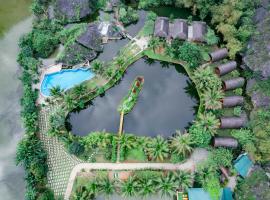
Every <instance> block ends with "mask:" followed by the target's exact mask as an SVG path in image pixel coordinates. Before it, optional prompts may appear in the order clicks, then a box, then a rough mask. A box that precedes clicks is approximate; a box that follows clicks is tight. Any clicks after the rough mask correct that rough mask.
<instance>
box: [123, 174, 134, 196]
mask: <svg viewBox="0 0 270 200" xmlns="http://www.w3.org/2000/svg"><path fill="white" fill-rule="evenodd" d="M137 188H138V182H137V181H136V180H135V179H134V178H132V177H129V178H128V180H127V181H123V182H122V185H121V192H122V195H123V196H124V197H132V196H135V195H136V192H137Z"/></svg>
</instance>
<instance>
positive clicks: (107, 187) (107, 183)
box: [100, 178, 115, 196]
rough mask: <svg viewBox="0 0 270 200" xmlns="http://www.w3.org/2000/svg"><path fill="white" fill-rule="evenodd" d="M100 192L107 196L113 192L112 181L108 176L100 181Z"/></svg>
mask: <svg viewBox="0 0 270 200" xmlns="http://www.w3.org/2000/svg"><path fill="white" fill-rule="evenodd" d="M100 192H102V193H103V194H105V195H107V196H109V195H112V194H113V193H114V192H115V187H114V182H113V181H111V180H110V179H109V178H105V179H103V180H101V181H100Z"/></svg>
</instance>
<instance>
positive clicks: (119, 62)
mask: <svg viewBox="0 0 270 200" xmlns="http://www.w3.org/2000/svg"><path fill="white" fill-rule="evenodd" d="M115 62H116V64H117V65H118V66H119V67H122V66H123V65H124V64H125V60H124V58H123V57H117V59H116V60H115Z"/></svg>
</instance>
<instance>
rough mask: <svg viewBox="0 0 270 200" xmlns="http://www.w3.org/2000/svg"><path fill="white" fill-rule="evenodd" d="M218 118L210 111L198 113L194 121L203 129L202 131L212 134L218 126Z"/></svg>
mask: <svg viewBox="0 0 270 200" xmlns="http://www.w3.org/2000/svg"><path fill="white" fill-rule="evenodd" d="M219 124H220V122H219V120H218V119H217V118H216V116H215V115H214V114H213V113H211V112H206V113H203V114H202V113H199V114H198V118H197V120H196V121H195V125H196V126H200V127H202V128H203V129H204V131H206V132H209V133H210V134H211V135H212V136H214V135H215V134H216V133H217V129H218V127H219Z"/></svg>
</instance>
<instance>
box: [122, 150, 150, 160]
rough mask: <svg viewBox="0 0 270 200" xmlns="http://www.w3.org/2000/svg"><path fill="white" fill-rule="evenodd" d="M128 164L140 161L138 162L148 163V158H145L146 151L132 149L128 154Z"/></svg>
mask: <svg viewBox="0 0 270 200" xmlns="http://www.w3.org/2000/svg"><path fill="white" fill-rule="evenodd" d="M126 161H127V162H128V161H138V162H144V161H147V158H146V156H145V153H144V151H143V150H142V149H141V148H137V149H132V150H131V151H129V152H128V155H127V160H126Z"/></svg>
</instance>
